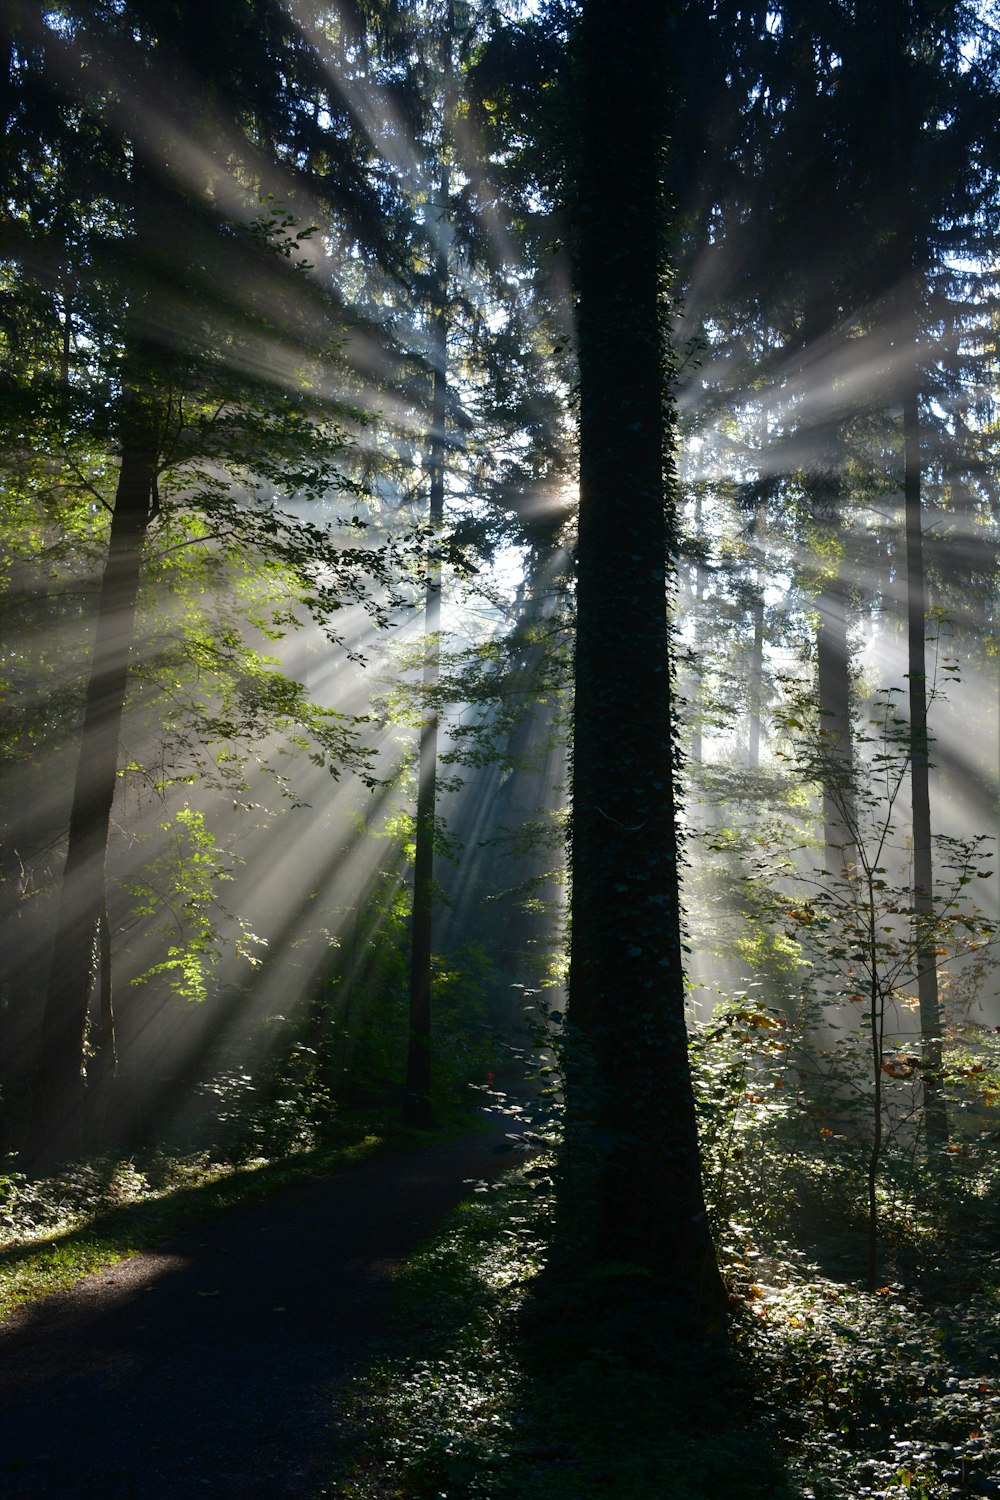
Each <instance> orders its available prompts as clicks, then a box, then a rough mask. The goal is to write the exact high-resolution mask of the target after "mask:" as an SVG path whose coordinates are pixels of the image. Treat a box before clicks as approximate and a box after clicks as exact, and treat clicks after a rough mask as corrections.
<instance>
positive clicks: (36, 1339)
mask: <svg viewBox="0 0 1000 1500" xmlns="http://www.w3.org/2000/svg"><path fill="white" fill-rule="evenodd" d="M490 1123H491V1125H493V1126H495V1129H493V1130H491V1131H490V1132H489V1133H488V1134H484V1135H479V1136H475V1137H472V1138H465V1139H462V1140H457V1141H450V1142H447V1143H446V1144H444V1145H434V1146H427V1147H420V1148H417V1149H415V1150H412V1151H408V1152H405V1153H402V1154H398V1155H392V1156H386V1157H383V1158H379V1159H377V1160H375V1161H372V1162H369V1163H366V1164H365V1165H363V1166H360V1167H355V1168H353V1169H350V1170H348V1171H346V1172H345V1173H343V1174H342V1175H340V1176H336V1177H332V1178H329V1179H326V1180H323V1181H317V1182H310V1183H306V1184H299V1185H296V1186H294V1187H291V1188H287V1189H285V1190H283V1191H281V1192H280V1193H278V1194H276V1195H275V1196H274V1197H273V1198H269V1199H267V1200H266V1201H264V1202H257V1203H253V1204H245V1205H241V1206H240V1207H238V1208H234V1209H231V1210H229V1211H227V1212H226V1213H224V1214H222V1215H220V1216H219V1217H218V1218H216V1219H213V1220H211V1221H209V1222H207V1223H204V1224H202V1225H200V1226H197V1227H196V1228H194V1229H192V1230H190V1231H185V1232H184V1233H183V1234H180V1235H178V1236H177V1237H176V1238H174V1239H171V1240H170V1241H169V1242H168V1243H165V1244H164V1245H163V1246H162V1247H161V1248H160V1250H159V1251H158V1252H157V1253H155V1254H149V1255H141V1256H137V1257H135V1258H134V1259H132V1260H128V1261H125V1262H123V1263H121V1264H119V1265H116V1266H113V1267H111V1268H109V1269H108V1270H106V1271H103V1272H99V1273H98V1274H96V1275H94V1276H90V1277H88V1278H87V1279H86V1280H85V1281H82V1282H80V1283H78V1284H77V1286H75V1287H74V1288H72V1290H71V1291H69V1292H66V1293H60V1294H57V1295H55V1296H52V1297H49V1298H47V1299H46V1300H45V1301H44V1302H42V1303H40V1304H37V1305H36V1306H35V1307H33V1308H30V1309H28V1310H27V1311H26V1312H25V1313H23V1314H21V1315H19V1316H18V1317H17V1318H16V1319H15V1320H14V1321H13V1322H12V1323H11V1324H9V1325H8V1326H7V1327H5V1328H3V1329H0V1497H3V1500H8V1497H10V1500H22V1497H24V1500H28V1497H31V1500H97V1497H98V1496H100V1497H101V1500H185V1497H188V1496H195V1495H199V1496H210V1495H218V1496H227V1497H228V1496H231V1497H234V1500H235V1497H237V1496H244V1495H268V1496H272V1497H275V1500H279V1497H280V1500H285V1497H289V1500H318V1497H320V1496H323V1495H334V1494H335V1493H336V1489H335V1487H334V1486H333V1484H332V1482H331V1480H330V1474H331V1472H332V1467H333V1465H334V1463H335V1461H336V1457H337V1453H338V1397H339V1394H340V1393H341V1392H342V1390H343V1388H344V1386H345V1384H346V1382H347V1381H349V1380H350V1379H351V1377H352V1376H354V1375H357V1374H358V1373H359V1372H360V1371H362V1370H364V1369H365V1367H366V1366H367V1365H368V1364H370V1362H371V1361H372V1359H373V1358H375V1357H376V1356H377V1355H378V1353H379V1350H380V1348H381V1347H382V1346H383V1344H384V1341H385V1338H386V1334H387V1330H388V1326H389V1316H390V1307H391V1276H392V1272H393V1271H394V1270H395V1268H396V1267H398V1266H399V1265H400V1263H401V1262H403V1261H404V1260H405V1259H406V1258H407V1256H408V1255H410V1254H411V1253H412V1251H413V1250H414V1249H415V1247H416V1246H417V1245H418V1244H419V1242H420V1241H421V1240H422V1239H424V1238H425V1237H426V1236H427V1235H428V1234H430V1233H431V1232H432V1231H433V1230H434V1229H436V1228H437V1227H438V1226H439V1224H440V1223H441V1221H442V1220H443V1219H444V1217H445V1216H446V1214H447V1213H448V1212H449V1211H450V1210H451V1209H452V1208H453V1207H454V1206H455V1205H456V1204H457V1203H458V1202H459V1201H460V1200H461V1199H462V1198H463V1197H464V1196H466V1195H467V1193H468V1192H469V1187H468V1182H469V1180H470V1179H477V1178H484V1177H487V1176H490V1175H495V1174H496V1173H497V1172H499V1171H501V1170H503V1169H504V1168H505V1167H509V1166H510V1165H511V1157H510V1155H509V1154H508V1153H507V1152H503V1153H499V1152H498V1151H497V1149H496V1148H497V1145H498V1144H499V1141H500V1137H501V1135H502V1131H503V1128H504V1125H505V1124H506V1123H507V1122H506V1120H505V1119H504V1117H502V1116H497V1115H493V1116H491V1117H490ZM340 1441H341V1443H342V1441H343V1436H342V1434H340Z"/></svg>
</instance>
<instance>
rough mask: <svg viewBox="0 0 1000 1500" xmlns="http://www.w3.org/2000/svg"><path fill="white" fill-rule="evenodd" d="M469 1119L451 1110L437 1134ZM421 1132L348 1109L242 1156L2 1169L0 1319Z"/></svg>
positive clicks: (141, 1157)
mask: <svg viewBox="0 0 1000 1500" xmlns="http://www.w3.org/2000/svg"><path fill="white" fill-rule="evenodd" d="M463 1124H464V1126H465V1128H466V1129H468V1128H470V1122H469V1119H468V1117H466V1118H464V1119H463V1120H458V1119H457V1118H456V1119H451V1120H449V1121H448V1123H447V1126H443V1127H442V1129H441V1131H440V1132H438V1135H440V1136H441V1138H447V1137H448V1136H451V1135H454V1134H456V1133H457V1131H458V1128H459V1126H460V1125H463ZM435 1138H436V1136H435V1135H434V1134H433V1133H432V1134H430V1135H429V1134H427V1133H426V1132H422V1133H421V1134H420V1135H419V1137H417V1136H415V1134H414V1132H412V1131H409V1130H407V1129H405V1128H404V1127H402V1126H400V1125H399V1124H398V1123H396V1122H395V1121H394V1120H393V1119H391V1118H390V1117H388V1116H384V1117H374V1116H372V1115H371V1114H368V1113H366V1114H360V1113H359V1114H347V1113H346V1112H345V1114H344V1115H341V1116H338V1117H337V1118H336V1119H335V1120H333V1121H331V1122H330V1123H329V1124H328V1125H327V1126H326V1128H325V1130H324V1133H323V1136H322V1139H321V1140H320V1141H319V1143H318V1144H317V1145H315V1146H314V1147H313V1148H312V1149H310V1150H299V1151H294V1152H291V1153H289V1154H278V1153H275V1154H272V1155H271V1156H264V1155H259V1156H256V1157H253V1158H251V1159H249V1160H247V1159H242V1158H241V1159H239V1160H236V1161H233V1160H226V1159H225V1158H221V1159H220V1158H219V1157H217V1156H216V1155H215V1154H213V1153H209V1152H196V1153H192V1154H188V1155H185V1156H171V1155H164V1154H163V1153H162V1152H159V1151H151V1152H148V1153H137V1154H135V1155H134V1156H131V1157H129V1158H126V1159H122V1158H118V1157H110V1156H101V1157H93V1158H90V1159H88V1160H85V1161H80V1162H74V1163H71V1164H69V1165H67V1166H66V1167H64V1168H63V1169H62V1170H61V1171H59V1172H57V1173H55V1174H54V1175H52V1176H49V1177H43V1178H30V1177H28V1176H26V1175H25V1174H24V1173H21V1172H17V1171H14V1170H9V1171H7V1172H6V1173H5V1174H3V1175H0V1321H3V1320H4V1319H7V1318H9V1317H10V1316H11V1314H12V1313H13V1312H15V1311H16V1310H17V1309H18V1308H21V1307H24V1306H26V1305H27V1304H29V1303H32V1302H34V1301H37V1300H38V1299H39V1298H40V1297H44V1296H47V1295H48V1294H50V1293H52V1292H57V1291H64V1290H66V1289H67V1288H69V1287H71V1286H72V1285H73V1284H74V1282H76V1281H78V1280H80V1278H81V1277H83V1276H86V1275H89V1274H90V1273H91V1272H94V1271H97V1270H99V1269H101V1268H102V1267H105V1266H110V1265H114V1264H116V1263H117V1262H119V1261H121V1260H122V1259H124V1258H126V1257H128V1256H131V1255H137V1254H141V1253H143V1252H144V1251H147V1250H150V1249H152V1248H154V1247H155V1246H156V1245H157V1244H158V1243H159V1242H160V1241H161V1240H162V1239H163V1237H164V1236H165V1235H167V1234H170V1233H172V1232H174V1231H175V1230H179V1229H181V1228H183V1227H185V1226H186V1225H188V1224H191V1223H195V1222H198V1221H200V1220H202V1219H205V1218H208V1217H210V1216H211V1215H213V1214H215V1213H218V1212H220V1211H221V1210H223V1209H226V1208H229V1207H232V1206H234V1205H236V1204H238V1203H245V1202H249V1201H251V1200H255V1199H260V1198H264V1197H267V1196H268V1195H269V1194H271V1193H273V1192H275V1191H277V1190H278V1189H279V1188H282V1187H284V1186H286V1185H288V1184H291V1183H294V1182H300V1181H304V1180H307V1179H309V1178H313V1177H322V1176H325V1175H328V1174H329V1173H331V1172H335V1171H339V1170H342V1169H343V1168H345V1167H348V1166H350V1165H352V1164H353V1163H356V1162H360V1161H364V1160H366V1159H367V1158H369V1157H370V1156H371V1155H373V1154H374V1153H375V1152H377V1151H381V1150H386V1149H390V1148H392V1147H405V1146H406V1145H408V1144H412V1143H414V1142H415V1141H416V1140H417V1139H419V1140H420V1141H421V1142H426V1141H429V1140H432V1139H435Z"/></svg>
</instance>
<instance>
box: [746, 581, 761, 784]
mask: <svg viewBox="0 0 1000 1500" xmlns="http://www.w3.org/2000/svg"><path fill="white" fill-rule="evenodd" d="M763 702H764V584H763V579H762V577H761V572H760V569H759V568H758V570H757V586H756V588H755V589H754V596H753V642H752V644H751V647H750V732H749V740H748V745H747V764H748V765H749V767H750V769H751V770H752V771H756V770H757V769H758V767H759V766H760V720H761V709H762V706H763Z"/></svg>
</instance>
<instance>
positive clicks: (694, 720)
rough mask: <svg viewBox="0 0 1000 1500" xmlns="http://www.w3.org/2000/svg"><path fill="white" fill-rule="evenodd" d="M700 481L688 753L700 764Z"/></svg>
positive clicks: (702, 597) (696, 497)
mask: <svg viewBox="0 0 1000 1500" xmlns="http://www.w3.org/2000/svg"><path fill="white" fill-rule="evenodd" d="M702 506H703V502H702V482H701V480H698V481H697V482H696V484H695V491H694V540H695V546H696V548H697V549H698V550H697V556H696V559H695V565H694V655H695V667H694V672H693V681H694V686H693V688H692V691H691V748H690V750H689V751H688V754H689V756H690V759H691V763H692V764H693V765H696V766H699V765H701V759H702V734H701V647H702V618H701V607H702V604H703V603H704V600H705V568H704V565H703V563H702V556H701V544H702Z"/></svg>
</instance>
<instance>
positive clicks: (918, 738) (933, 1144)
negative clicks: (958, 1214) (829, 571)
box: [903, 389, 948, 1150]
mask: <svg viewBox="0 0 1000 1500" xmlns="http://www.w3.org/2000/svg"><path fill="white" fill-rule="evenodd" d="M903 497H904V506H905V514H906V624H907V632H906V633H907V658H908V671H909V698H910V787H911V793H912V803H913V912H914V922H915V924H916V938H917V943H916V950H917V951H916V963H917V996H918V1000H919V1004H920V1036H921V1041H922V1047H923V1068H922V1075H923V1090H924V1122H925V1128H926V1131H927V1144H928V1146H929V1147H930V1148H931V1149H932V1150H933V1149H935V1148H937V1147H940V1146H943V1145H947V1142H948V1110H947V1105H946V1104H945V1099H944V1094H943V1092H942V1079H941V1065H942V1055H941V1006H940V999H939V996H938V976H937V959H936V957H935V949H936V946H937V944H936V942H935V937H934V857H933V845H932V838H931V804H930V756H929V746H928V736H927V638H926V637H927V602H926V591H925V586H924V550H923V531H922V527H921V505H920V411H919V405H918V402H917V394H916V390H915V389H912V390H910V391H907V393H906V394H905V395H904V397H903Z"/></svg>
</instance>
